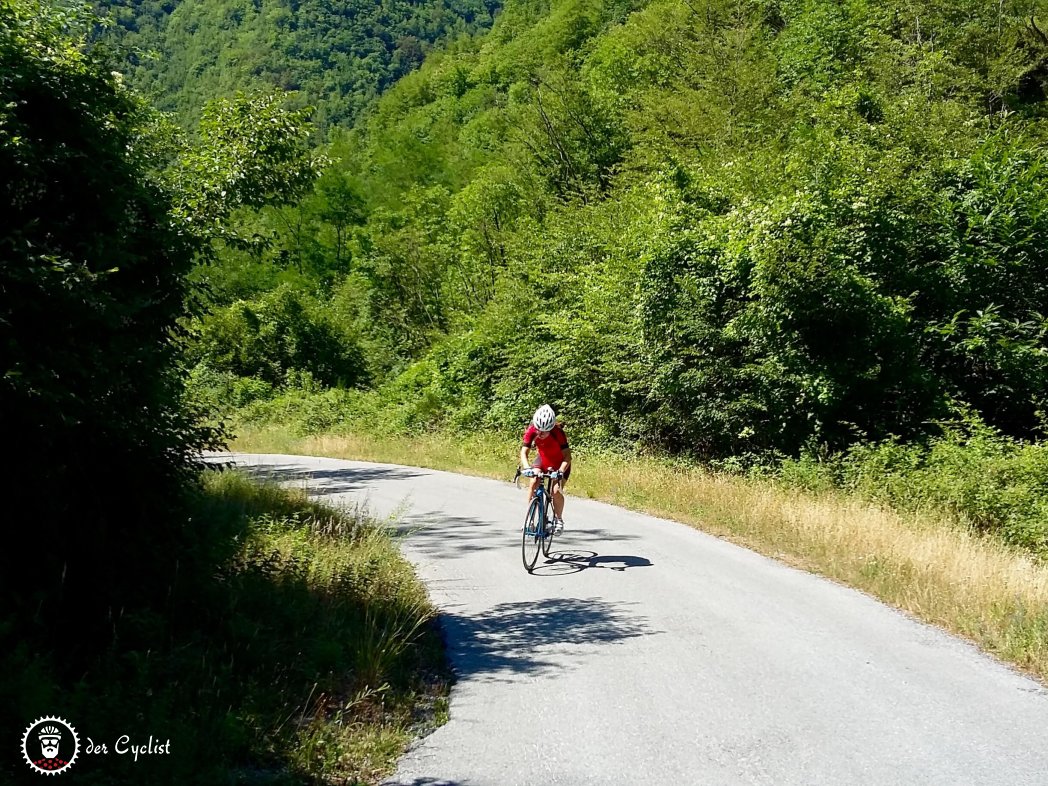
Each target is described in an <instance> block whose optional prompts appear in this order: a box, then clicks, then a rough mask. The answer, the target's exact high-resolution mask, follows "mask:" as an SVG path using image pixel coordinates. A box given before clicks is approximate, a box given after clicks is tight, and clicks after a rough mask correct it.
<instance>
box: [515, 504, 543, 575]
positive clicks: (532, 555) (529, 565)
mask: <svg viewBox="0 0 1048 786" xmlns="http://www.w3.org/2000/svg"><path fill="white" fill-rule="evenodd" d="M542 519H543V510H542V501H541V500H540V499H539V498H538V497H535V499H533V500H532V501H531V505H529V506H528V515H526V516H525V517H524V532H523V536H522V540H521V544H520V553H521V556H522V557H523V558H524V569H525V570H526V571H527V572H528V573H531V571H532V569H533V568H534V567H535V562H537V561H538V558H539V552H540V551H541V550H542V532H543V530H544V529H545V526H544V524H545V522H544V521H543V520H542Z"/></svg>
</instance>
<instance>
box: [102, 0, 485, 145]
mask: <svg viewBox="0 0 1048 786" xmlns="http://www.w3.org/2000/svg"><path fill="white" fill-rule="evenodd" d="M498 5H499V3H498V1H497V0H449V1H448V2H433V1H432V0H424V1H422V2H411V1H410V0H382V2H374V1H373V0H341V1H340V2H334V3H332V2H321V1H320V0H296V1H295V2H291V1H290V0H264V2H252V0H220V2H215V0H101V1H100V2H99V3H98V7H99V8H100V10H101V11H103V12H108V13H109V14H110V15H111V16H112V19H113V20H114V22H115V25H114V27H113V28H111V30H110V33H109V37H110V40H113V41H116V42H119V44H120V45H121V46H122V47H124V48H126V49H127V50H128V54H129V59H128V65H129V68H130V77H131V83H132V84H133V85H134V86H135V87H137V88H138V89H140V90H142V91H144V92H145V93H147V94H148V95H150V96H151V97H152V98H153V99H154V102H155V103H156V104H157V106H158V107H159V108H161V109H164V110H168V111H173V112H175V113H176V115H177V116H178V117H179V118H180V119H182V120H183V122H192V121H194V120H196V119H197V118H199V113H200V109H201V107H202V106H203V105H204V103H205V102H206V101H208V100H209V99H212V98H217V97H220V96H227V95H230V94H232V93H233V92H235V91H236V90H246V89H250V88H258V89H265V90H270V91H272V90H278V91H299V92H300V93H301V96H300V99H299V101H300V103H308V104H310V105H312V106H313V107H315V109H316V112H315V115H314V122H315V123H316V125H317V126H318V128H319V129H320V130H323V129H325V128H327V127H328V126H331V125H338V124H342V123H346V122H351V121H352V120H353V119H355V118H356V117H357V115H358V114H359V113H360V112H361V110H363V109H364V108H365V107H366V106H368V105H369V104H370V103H371V102H372V101H374V100H375V98H377V97H378V95H379V94H380V93H381V92H382V91H383V90H385V89H386V88H387V87H389V86H390V85H391V84H393V83H394V82H395V81H396V80H397V79H398V78H400V77H401V76H403V75H404V74H406V73H408V72H409V71H411V70H413V69H414V68H417V67H418V66H419V64H420V63H421V62H422V60H423V58H424V57H425V54H426V52H428V51H429V50H430V49H431V47H432V46H433V44H434V43H436V42H441V41H447V40H454V39H456V38H459V37H461V36H463V35H467V34H470V33H475V32H478V31H481V30H484V29H486V28H487V27H489V26H490V24H491V19H492V14H493V13H494V11H495V9H496V8H497V7H498Z"/></svg>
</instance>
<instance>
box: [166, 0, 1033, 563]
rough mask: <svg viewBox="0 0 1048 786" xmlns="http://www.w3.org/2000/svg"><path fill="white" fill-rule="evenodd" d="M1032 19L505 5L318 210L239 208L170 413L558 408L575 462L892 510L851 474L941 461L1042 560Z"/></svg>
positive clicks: (776, 3) (923, 8) (841, 8)
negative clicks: (609, 449)
mask: <svg viewBox="0 0 1048 786" xmlns="http://www.w3.org/2000/svg"><path fill="white" fill-rule="evenodd" d="M186 8H188V4H184V5H182V6H180V7H179V10H180V11H181V10H183V9H186ZM174 19H175V15H172V23H173V21H174ZM1044 20H1045V13H1044V9H1043V8H1042V7H1040V5H1039V4H1038V3H1036V2H1033V0H1010V2H1003V3H996V4H988V3H985V2H975V1H974V0H939V1H938V2H934V3H927V2H922V3H912V2H904V1H902V0H894V1H893V2H889V3H870V2H863V1H862V0H851V1H850V2H836V0H834V1H831V0H825V1H823V0H807V1H805V2H799V1H798V2H793V1H791V0H745V1H743V2H727V1H726V0H696V1H695V2H681V1H680V0H672V1H665V2H661V1H660V2H651V3H645V2H629V1H628V0H607V1H606V2H600V1H598V0H557V1H555V2H536V1H534V0H515V1H512V2H509V3H507V4H505V7H504V8H503V9H502V10H501V12H500V13H499V14H498V16H497V18H496V21H495V23H494V26H493V28H492V30H491V32H490V33H489V34H487V35H485V36H482V37H474V38H470V39H463V40H461V41H459V42H458V43H457V44H456V45H455V46H453V47H452V48H451V49H450V50H447V51H433V52H432V53H431V54H430V55H429V57H428V58H427V59H426V61H425V63H424V64H423V65H422V67H421V68H420V69H419V70H418V71H416V72H413V73H410V74H408V75H406V76H405V77H403V78H402V79H401V80H400V81H399V82H398V83H397V84H396V86H395V87H393V88H392V89H391V90H390V91H389V93H388V94H387V95H386V96H384V97H383V98H382V99H381V100H380V101H379V102H378V104H377V105H376V108H375V110H374V112H372V113H370V114H369V116H368V117H367V119H366V120H365V121H363V122H362V123H361V124H360V125H358V127H356V128H355V129H353V130H350V131H346V132H344V133H342V134H341V135H340V136H338V138H337V139H336V141H335V142H334V143H333V144H332V145H331V146H329V147H328V148H327V149H326V154H327V155H328V157H329V159H330V161H331V165H330V166H329V167H328V169H327V170H326V171H325V172H324V174H323V175H322V176H321V177H320V178H319V179H318V181H317V182H316V185H315V189H314V192H313V193H312V194H311V195H309V196H307V197H306V198H305V199H304V200H303V201H301V202H300V203H299V204H298V205H296V206H293V207H290V208H278V209H269V210H263V211H261V212H243V213H241V214H240V216H239V221H240V229H239V233H238V237H240V238H241V242H236V243H226V244H224V245H223V246H222V247H221V248H220V249H219V251H218V254H217V258H216V261H215V262H214V263H213V264H211V265H209V266H208V267H206V268H200V269H198V270H197V272H196V279H197V281H198V282H199V283H203V284H206V286H207V288H208V292H209V294H210V297H211V298H212V302H213V304H214V305H215V307H216V308H215V311H214V313H213V314H212V315H211V316H209V317H207V318H205V319H202V320H199V321H197V322H195V323H194V327H193V330H194V334H195V336H196V339H195V341H194V344H193V347H192V349H191V360H192V362H193V363H194V364H195V371H194V376H193V385H192V389H193V392H194V395H195V396H197V397H198V399H199V400H200V401H201V402H203V403H205V404H207V405H210V406H212V407H215V408H217V409H218V410H219V411H226V412H229V411H230V410H231V409H238V410H239V414H238V418H239V419H240V420H241V421H243V420H244V419H248V420H255V421H258V420H273V419H276V420H283V421H287V420H288V419H291V420H293V421H295V423H297V426H296V427H298V428H300V429H306V430H313V431H316V430H322V429H330V428H361V427H366V428H378V429H380V430H386V431H405V430H408V431H410V430H417V429H431V428H443V427H451V428H456V429H458V428H465V429H496V430H513V429H516V428H518V427H519V425H520V424H521V423H523V422H525V421H526V419H527V417H528V415H529V413H530V412H531V411H532V409H533V408H534V406H535V405H536V404H538V403H540V402H542V401H546V400H549V401H550V402H552V403H553V404H554V406H555V407H556V408H557V410H558V412H559V413H560V414H561V415H562V416H563V417H564V419H565V421H566V422H567V423H569V424H570V426H571V429H572V432H573V433H574V434H575V435H577V436H581V437H583V438H584V439H585V441H587V442H588V443H589V444H591V445H602V446H613V447H616V448H618V449H626V450H634V449H638V448H640V449H643V450H652V449H654V450H657V451H661V452H667V453H670V454H683V455H686V456H689V457H692V458H695V459H699V460H702V461H707V462H710V461H712V462H715V463H717V464H718V465H719V466H741V467H753V466H775V465H778V464H779V463H780V462H782V461H783V460H786V461H787V462H791V461H793V460H794V459H796V458H798V457H805V456H807V457H820V462H822V463H821V464H820V466H821V467H822V468H818V467H817V468H816V469H815V470H814V471H816V473H817V474H818V473H822V472H823V470H824V469H825V468H826V467H830V466H832V469H831V470H828V471H829V473H830V475H831V476H832V477H830V480H832V481H834V482H845V483H849V484H852V485H853V486H856V487H858V486H864V484H865V485H866V486H868V485H870V483H873V485H874V486H877V494H882V495H887V496H888V497H890V498H891V499H893V500H894V501H898V498H899V497H900V493H899V492H898V490H897V489H895V490H892V489H887V488H884V487H882V486H878V483H879V482H880V481H878V480H877V478H887V477H893V476H895V475H897V474H900V473H901V474H902V475H906V476H907V477H912V475H910V474H908V473H912V472H913V471H924V470H926V469H928V467H930V466H931V465H934V464H935V462H937V461H946V462H947V463H950V462H952V464H951V467H952V469H951V470H950V471H951V472H954V473H955V474H957V473H959V474H957V477H963V482H962V481H958V484H959V485H957V486H956V487H954V486H950V487H949V488H945V489H938V488H937V489H936V490H935V491H934V492H931V491H930V492H929V494H930V495H931V501H933V502H935V504H946V505H947V507H951V508H956V509H959V510H962V511H967V512H966V514H965V515H970V516H972V517H974V518H975V519H977V520H978V521H980V522H983V523H985V524H986V525H987V526H997V525H998V524H1000V523H1001V522H1002V521H1004V522H1006V524H1007V522H1012V524H1007V526H1013V525H1014V526H1013V529H1015V532H1013V534H1012V536H1013V537H1014V538H1015V539H1016V540H1019V541H1022V542H1026V543H1029V544H1039V546H1038V547H1043V545H1044V543H1045V542H1048V541H1046V540H1045V538H1046V535H1045V533H1044V531H1043V528H1040V527H1039V525H1033V524H1030V523H1029V522H1030V521H1038V520H1043V519H1044V518H1045V516H1044V515H1043V514H1044V512H1045V507H1044V506H1045V505H1046V504H1048V503H1045V501H1044V488H1043V486H1044V480H1043V477H1044V473H1043V470H1044V467H1045V462H1046V459H1045V452H1044V450H1043V449H1041V448H1039V447H1037V446H1036V445H1031V444H1027V441H1029V440H1036V439H1038V438H1039V437H1040V436H1041V435H1042V428H1043V424H1044V418H1045V415H1044V413H1045V411H1046V409H1045V407H1046V404H1048V400H1046V398H1048V394H1046V391H1048V341H1046V335H1048V322H1046V317H1045V315H1046V314H1048V255H1046V252H1045V249H1046V248H1048V243H1046V240H1048V212H1046V209H1045V208H1046V206H1048V192H1046V185H1048V179H1046V170H1045V163H1046V161H1045V158H1046V154H1045V150H1046V147H1045V141H1046V139H1045V137H1046V133H1045V132H1046V128H1048V126H1046V122H1045V107H1046V104H1045V87H1046V81H1048V37H1046V35H1045V33H1044V30H1045V28H1046V27H1048V22H1045V21H1044ZM278 40H279V41H281V42H282V45H284V44H286V45H290V42H292V41H294V40H295V38H294V36H293V35H290V36H287V37H280V38H279V39H278ZM317 45H318V46H319V44H317ZM222 56H223V57H225V56H226V54H222ZM202 62H206V59H205V60H204V61H202ZM293 62H294V60H293V59H292V58H288V59H287V61H286V63H285V64H286V65H287V67H288V68H290V67H291V64H292V63H293ZM303 94H304V97H305V99H307V100H310V101H314V102H316V103H318V104H320V105H324V102H325V101H328V100H329V95H328V94H327V93H325V92H324V91H319V92H316V93H314V94H309V91H308V90H304V91H303ZM324 111H327V110H324ZM350 114H352V113H350ZM322 119H323V118H322ZM897 440H901V442H900V443H899V444H895V441H897ZM966 446H967V447H966ZM954 448H957V451H960V452H959V454H958V453H957V451H955V450H954ZM957 455H960V456H963V458H961V459H958V458H957ZM833 457H837V458H833ZM944 457H945V458H944ZM805 460H807V459H805ZM826 460H829V461H828V463H827V462H826ZM790 466H793V465H790ZM869 467H875V468H876V469H875V470H874V471H870V470H869ZM805 472H807V470H805V471H804V472H801V473H800V474H801V475H802V476H805V477H806V480H805V482H809V481H810V480H811V478H807V476H806V475H805ZM794 474H796V473H794ZM938 474H940V473H938V470H937V469H934V468H933V469H931V470H929V477H936V476H937V475H938ZM871 478H873V480H871ZM987 478H990V479H991V480H987ZM820 482H822V481H821V480H820ZM987 482H990V483H996V484H997V485H996V487H995V490H993V491H992V492H987V493H983V491H980V490H979V488H981V486H980V484H985V483H987ZM973 484H974V485H973ZM908 494H910V492H906V493H903V494H902V495H901V496H903V497H905V496H907V495H908ZM988 498H992V499H993V500H995V501H994V503H993V504H992V505H989V507H990V508H991V509H989V510H983V509H982V508H979V509H978V510H975V508H978V506H979V505H983V504H984V503H985V500H986V499H988ZM1002 499H1003V500H1006V502H1001V500H1002ZM958 500H960V501H958ZM927 501H929V500H924V499H923V498H922V501H921V503H919V504H923V503H924V502H927ZM998 503H1000V505H1003V506H1004V508H1000V506H999V505H998ZM973 506H975V507H974V508H973ZM984 507H985V505H984ZM973 511H975V512H973ZM1020 511H1023V512H1020ZM1016 517H1018V518H1016ZM1020 519H1021V522H1020V523H1016V522H1017V521H1019V520H1020ZM1031 527H1033V529H1032V530H1031V529H1030V528H1031Z"/></svg>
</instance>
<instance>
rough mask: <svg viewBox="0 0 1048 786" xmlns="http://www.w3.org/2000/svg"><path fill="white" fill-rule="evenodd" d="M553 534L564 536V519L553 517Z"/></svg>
mask: <svg viewBox="0 0 1048 786" xmlns="http://www.w3.org/2000/svg"><path fill="white" fill-rule="evenodd" d="M553 534H554V535H563V534H564V519H562V518H558V517H556V516H554V517H553Z"/></svg>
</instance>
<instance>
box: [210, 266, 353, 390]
mask: <svg viewBox="0 0 1048 786" xmlns="http://www.w3.org/2000/svg"><path fill="white" fill-rule="evenodd" d="M190 356H191V357H192V358H193V359H195V360H196V361H197V362H198V363H204V364H206V365H207V366H208V367H209V368H211V369H213V370H215V371H217V372H220V373H225V374H231V375H235V376H238V377H256V378H258V379H260V380H262V381H263V382H265V383H267V384H269V385H273V386H276V385H281V384H283V383H284V382H285V380H286V378H287V375H288V373H289V372H295V371H308V372H309V373H310V374H311V375H312V376H313V377H314V378H315V379H316V380H317V381H318V382H320V383H321V384H323V385H327V386H336V385H337V386H340V387H353V386H355V385H359V384H361V383H363V382H365V381H366V380H367V378H368V372H367V368H366V363H365V359H364V355H363V352H362V350H361V349H360V347H359V346H358V345H357V343H356V342H354V341H353V339H352V337H348V336H346V335H343V334H340V333H339V331H337V330H336V329H335V327H334V326H333V325H332V324H331V321H330V320H329V319H328V318H327V317H326V316H325V314H324V313H323V312H322V311H321V310H320V309H319V308H318V306H317V304H315V303H313V302H312V301H311V300H310V299H309V298H308V296H306V295H304V294H303V293H301V292H298V291H295V290H294V289H293V288H292V287H291V286H290V285H288V284H284V285H281V286H280V287H278V288H277V289H275V290H273V291H272V292H268V293H266V294H264V295H262V296H261V297H259V298H258V299H257V300H252V301H237V302H235V303H233V304H231V305H229V306H227V307H225V308H221V309H219V310H217V311H215V312H214V313H212V314H209V315H207V316H206V317H204V318H203V319H202V320H200V321H199V322H198V323H197V326H196V331H195V336H194V340H193V343H192V346H191V347H190Z"/></svg>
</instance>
